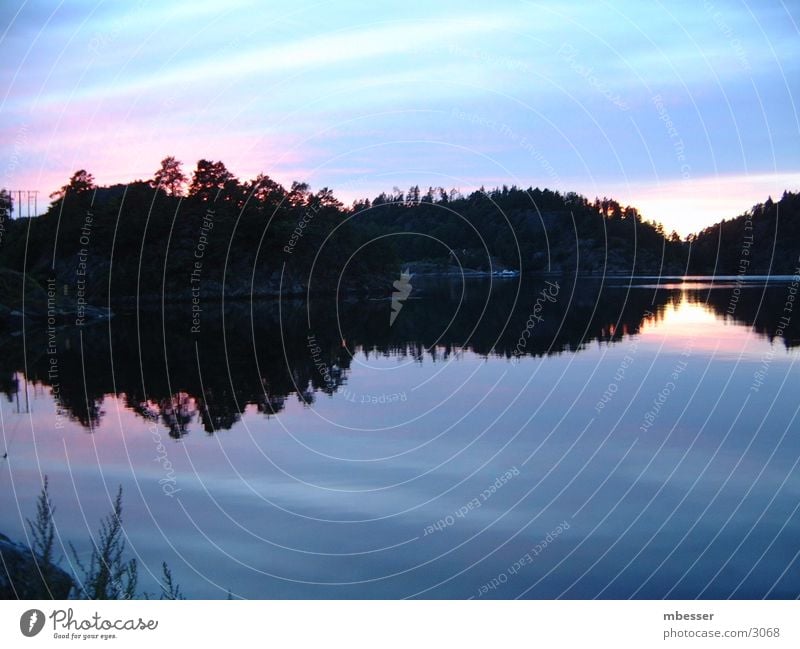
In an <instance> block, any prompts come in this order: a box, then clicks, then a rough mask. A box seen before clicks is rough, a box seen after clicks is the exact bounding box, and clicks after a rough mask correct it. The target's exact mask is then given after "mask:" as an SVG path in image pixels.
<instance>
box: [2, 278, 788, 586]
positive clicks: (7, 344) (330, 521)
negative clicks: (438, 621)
mask: <svg viewBox="0 0 800 649" xmlns="http://www.w3.org/2000/svg"><path fill="white" fill-rule="evenodd" d="M548 281H549V282H550V284H548V283H547V282H548ZM412 284H413V288H412V290H411V293H410V295H409V296H408V298H407V299H405V300H400V301H399V304H400V309H399V310H398V312H397V315H396V318H395V320H394V322H393V324H391V325H390V314H391V312H392V303H391V299H390V293H391V289H390V291H389V292H388V293H387V299H385V300H363V301H358V300H347V299H341V297H340V299H339V300H338V301H336V300H333V299H331V300H330V301H325V300H319V302H318V303H317V304H315V305H314V308H312V309H307V308H306V307H305V305H304V304H302V303H295V302H288V301H284V302H281V303H278V302H274V301H272V302H264V303H258V304H250V303H234V304H228V305H226V306H225V307H221V306H220V305H211V304H208V305H205V310H204V312H203V316H202V325H201V333H199V334H191V333H190V325H191V314H190V312H189V309H188V308H187V307H186V305H181V304H175V305H168V306H167V309H166V312H162V311H160V310H157V309H154V310H152V311H145V312H142V313H141V314H140V315H139V316H138V317H137V316H136V315H135V314H125V313H119V314H118V315H117V316H116V317H115V318H113V319H112V320H111V322H110V324H109V325H106V324H101V325H98V326H95V327H92V328H84V329H82V330H78V329H76V328H75V327H70V326H65V327H63V328H62V329H60V330H59V332H58V335H57V340H56V345H57V348H56V353H55V354H48V353H47V352H48V351H49V349H48V340H47V335H46V332H45V331H42V330H37V329H36V328H35V327H30V328H29V329H27V330H26V332H25V339H24V342H23V338H22V336H21V335H11V334H8V335H5V336H4V337H2V338H1V339H0V347H2V361H0V381H2V384H1V385H0V389H2V390H3V391H4V392H5V393H6V395H7V398H4V399H3V403H2V406H1V408H2V409H1V410H0V414H2V431H3V440H2V441H3V445H4V446H5V447H6V449H7V452H8V457H7V458H6V459H5V460H3V461H2V463H0V481H1V482H0V484H1V485H2V488H0V531H2V532H4V533H5V534H6V535H8V536H10V537H12V538H16V539H19V540H23V539H24V538H25V537H24V534H25V533H24V525H23V521H24V517H26V516H30V515H31V514H32V513H33V510H34V501H35V497H36V495H37V492H38V490H39V487H40V485H41V476H43V475H45V474H47V475H48V476H49V478H50V482H51V488H52V493H53V497H54V500H55V503H56V506H57V512H56V520H57V524H58V531H59V536H60V540H61V542H63V543H64V544H65V545H66V544H67V543H68V542H73V543H74V544H75V545H76V546H77V547H78V548H79V550H80V551H81V552H84V551H87V550H88V546H87V539H88V534H89V533H90V531H91V530H94V529H95V528H96V525H97V521H98V519H99V518H100V516H102V515H104V514H105V513H107V511H108V510H109V508H110V504H109V502H110V498H111V496H112V495H113V492H114V491H115V490H116V488H117V486H118V485H122V486H123V490H124V506H125V510H124V519H125V523H126V532H127V536H128V541H129V547H130V549H131V550H132V552H133V553H135V555H136V556H138V558H139V560H140V561H141V565H140V574H141V580H142V586H143V587H144V588H145V589H150V590H154V586H153V583H154V582H153V580H152V575H151V574H150V571H152V572H153V573H155V574H158V573H159V572H160V565H161V561H162V560H166V561H167V562H168V563H169V564H170V566H171V568H172V571H173V573H174V574H175V576H176V577H177V579H178V581H179V582H180V584H181V586H182V588H183V590H184V591H185V593H186V594H187V595H188V596H190V597H203V598H215V597H226V596H227V594H228V591H229V590H230V592H231V593H233V595H234V596H239V597H247V598H296V597H303V598H374V597H380V598H401V597H424V598H469V597H474V598H481V599H485V598H517V597H524V598H558V597H562V598H594V597H603V598H628V597H638V598H663V597H671V598H695V597H709V598H727V597H737V598H760V597H776V598H795V597H798V596H799V595H800V561H798V551H800V516H798V508H800V474H798V471H797V468H798V463H800V439H799V438H798V431H799V427H798V419H797V410H798V398H797V387H798V379H800V366H798V365H797V360H798V349H800V333H798V328H797V322H796V321H797V320H800V313H798V314H795V315H794V316H791V317H790V319H789V321H788V322H787V320H786V319H784V320H781V317H782V316H785V315H787V312H785V304H786V300H787V296H788V295H789V293H790V291H791V288H792V285H791V281H790V280H785V281H781V280H772V281H770V282H769V283H767V282H766V281H765V280H760V279H757V278H756V279H749V280H748V281H747V282H745V283H742V282H741V278H739V279H738V280H737V278H726V279H723V280H717V281H716V282H715V283H712V282H710V281H709V280H708V279H706V278H692V279H691V280H687V281H683V280H681V279H680V278H674V279H668V280H658V279H656V278H640V279H636V280H633V281H631V280H620V279H616V280H608V279H606V280H605V282H602V281H600V280H596V279H594V280H587V279H581V278H574V277H571V278H570V277H557V278H547V279H546V278H525V279H522V280H520V279H519V278H511V279H503V280H494V281H489V280H486V279H475V280H469V281H467V282H466V283H462V282H461V281H460V280H457V279H456V280H452V281H451V280H448V281H432V280H428V281H423V280H421V279H416V278H412ZM555 284H557V288H556V287H555ZM542 291H545V293H546V294H545V293H542ZM789 314H790V312H789ZM23 352H24V354H23ZM53 358H55V359H56V362H55V367H56V370H57V375H55V376H54V375H53V374H52V368H53V361H52V359H53ZM62 553H63V551H62ZM62 565H63V566H65V567H69V561H68V560H67V559H66V558H65V559H64V561H63V563H62Z"/></svg>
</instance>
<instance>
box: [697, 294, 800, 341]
mask: <svg viewBox="0 0 800 649" xmlns="http://www.w3.org/2000/svg"><path fill="white" fill-rule="evenodd" d="M787 296H788V286H787V285H785V284H784V285H775V286H769V287H766V288H765V287H763V286H762V287H758V288H755V287H754V288H751V289H743V290H741V291H739V295H738V298H734V288H733V287H731V288H720V289H716V290H713V291H708V290H705V291H690V292H689V295H688V299H689V300H690V301H691V302H695V303H703V304H707V305H708V306H709V307H710V308H711V309H713V310H714V312H715V313H716V314H717V315H719V316H723V317H724V318H725V319H730V320H732V321H733V322H736V323H739V324H743V325H745V326H747V327H753V330H754V331H755V332H756V333H759V334H761V335H762V336H765V337H767V338H768V339H769V340H770V342H774V341H775V338H776V335H775V332H776V330H777V329H778V326H779V323H780V321H781V318H782V317H784V316H787V315H789V316H790V318H789V320H788V322H787V321H786V320H784V321H783V325H784V327H783V336H782V337H781V342H782V343H783V344H784V345H785V346H786V347H787V348H791V347H797V346H798V345H800V313H797V314H794V315H793V314H791V313H790V314H787V313H786V312H785V311H784V308H785V306H786V300H787ZM730 307H733V313H729V312H728V310H729V308H730ZM798 311H800V307H798Z"/></svg>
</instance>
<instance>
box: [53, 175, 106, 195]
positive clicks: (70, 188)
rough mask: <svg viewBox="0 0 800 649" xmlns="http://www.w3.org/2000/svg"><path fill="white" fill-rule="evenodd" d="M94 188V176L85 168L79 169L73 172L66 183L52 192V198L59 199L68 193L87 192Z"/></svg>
mask: <svg viewBox="0 0 800 649" xmlns="http://www.w3.org/2000/svg"><path fill="white" fill-rule="evenodd" d="M93 189H95V184H94V176H92V174H90V173H89V172H88V171H86V170H85V169H79V170H78V171H76V172H75V173H74V174H72V178H70V179H69V182H68V183H67V184H66V185H64V186H63V187H61V188H60V189H58V190H57V191H54V192H53V193H52V194H50V198H54V199H56V200H59V199H61V198H64V197H65V196H67V195H70V196H73V195H79V194H85V193H87V192H90V191H92V190H93Z"/></svg>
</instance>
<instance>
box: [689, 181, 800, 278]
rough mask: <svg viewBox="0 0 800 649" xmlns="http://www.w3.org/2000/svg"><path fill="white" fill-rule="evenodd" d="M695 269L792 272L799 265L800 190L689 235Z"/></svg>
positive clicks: (718, 271)
mask: <svg viewBox="0 0 800 649" xmlns="http://www.w3.org/2000/svg"><path fill="white" fill-rule="evenodd" d="M687 243H688V244H690V245H691V255H692V256H691V261H690V264H689V270H690V271H691V272H692V273H715V274H729V275H755V274H762V275H766V274H771V275H775V274H784V275H791V274H794V273H795V272H796V271H797V268H798V266H800V259H798V258H799V257H800V194H797V193H790V192H784V193H783V197H782V198H781V199H780V200H779V201H777V202H774V201H773V200H772V199H771V198H768V199H767V200H766V201H765V202H764V203H759V204H758V205H755V206H753V208H752V209H750V210H749V211H747V212H745V213H744V214H742V215H741V216H737V217H736V218H734V219H729V220H725V221H722V222H720V223H715V224H714V225H712V226H711V227H708V228H705V229H704V230H702V231H701V232H700V233H698V234H697V235H691V236H689V237H688V240H687Z"/></svg>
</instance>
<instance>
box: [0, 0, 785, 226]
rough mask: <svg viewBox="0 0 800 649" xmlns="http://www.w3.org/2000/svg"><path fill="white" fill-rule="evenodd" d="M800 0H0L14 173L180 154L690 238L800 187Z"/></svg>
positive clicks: (105, 179)
mask: <svg viewBox="0 0 800 649" xmlns="http://www.w3.org/2000/svg"><path fill="white" fill-rule="evenodd" d="M798 9H799V8H798V5H797V4H796V3H794V4H789V3H782V2H775V3H772V2H770V3H757V2H752V3H751V2H735V1H731V2H728V1H725V2H723V1H722V0H714V1H713V2H712V1H711V0H708V1H704V0H700V1H698V2H669V3H666V2H665V3H659V2H633V1H631V2H613V3H604V2H585V3H583V2H563V3H558V2H518V1H511V2H496V3H491V4H490V3H479V2H463V1H462V2H424V3H423V2H414V1H405V2H387V3H374V4H373V5H368V4H363V3H355V2H292V3H270V2H260V3H256V2H243V1H237V0H233V1H231V2H225V3H221V2H213V3H212V2H205V1H204V0H199V1H195V2H186V3H184V2H163V1H162V2H158V1H147V0H143V1H140V2H124V3H123V2H94V1H86V2H81V1H73V2H69V3H64V4H62V5H60V6H59V5H56V3H51V2H26V3H19V4H17V3H15V2H13V1H12V2H6V3H3V6H2V8H1V9H0V24H2V29H3V33H2V40H1V41H0V48H2V51H1V52H0V54H2V61H3V65H2V68H1V69H0V77H1V78H2V84H1V85H0V88H3V89H5V90H4V91H0V92H2V94H1V95H0V97H2V98H1V99H0V133H2V138H0V165H2V168H1V169H2V170H0V186H5V187H9V188H14V189H17V188H20V189H38V190H40V192H42V193H43V194H49V193H50V192H51V191H53V190H54V189H55V188H56V187H58V186H59V185H61V184H63V183H64V182H65V181H66V179H67V178H68V177H69V175H71V173H72V172H73V171H74V170H75V169H78V168H86V169H88V170H89V171H91V172H92V173H93V174H94V175H95V177H96V178H97V180H98V181H99V182H101V183H112V182H123V181H127V180H133V179H136V178H149V177H151V176H152V173H153V171H154V170H155V168H156V167H157V166H158V162H159V160H160V159H161V158H163V157H165V156H166V155H175V156H177V157H178V158H179V159H181V160H183V161H184V162H185V163H186V166H187V167H189V168H191V167H193V165H194V163H195V161H196V160H197V159H199V158H201V157H206V158H211V159H215V160H216V159H221V160H223V161H224V162H225V163H226V164H227V165H228V167H229V168H230V169H231V170H232V171H234V172H235V173H236V174H237V175H239V176H240V177H242V178H248V177H252V176H254V175H256V174H257V173H258V172H265V173H267V174H269V175H271V176H273V177H274V178H276V179H278V180H279V181H281V182H283V183H287V184H288V183H290V182H291V181H292V180H305V181H308V182H310V183H311V185H312V187H315V188H319V187H322V186H329V187H332V188H333V189H334V190H335V191H336V193H337V194H338V195H339V196H341V197H343V198H345V199H347V200H348V201H350V200H352V199H354V198H356V197H358V196H363V195H374V194H376V193H378V192H380V191H383V190H386V191H391V190H392V187H394V186H398V187H400V188H402V189H406V188H407V187H408V186H409V185H411V184H419V185H420V186H428V185H434V186H436V185H442V186H445V187H456V188H460V189H461V190H462V191H469V190H471V189H474V188H476V187H479V186H480V185H485V186H487V187H490V186H494V185H500V184H504V183H505V184H518V185H523V186H528V185H532V186H541V187H544V186H547V187H551V188H555V189H560V190H562V191H569V190H574V191H579V192H581V193H583V194H586V195H588V196H589V197H592V198H593V197H594V196H595V195H599V196H604V195H607V196H614V197H616V198H617V199H618V200H620V201H622V202H625V203H630V204H634V205H637V206H639V207H640V208H641V209H642V211H643V212H644V215H645V217H647V218H652V219H656V220H659V221H661V222H663V223H664V224H665V226H666V227H667V228H668V229H672V228H676V229H678V231H680V232H681V233H683V234H685V233H688V232H691V231H693V230H697V229H698V228H700V227H703V226H704V225H707V224H710V223H712V222H714V221H716V220H718V219H720V218H723V217H726V216H733V215H736V214H738V213H740V212H741V211H743V210H744V209H746V208H748V207H749V206H750V205H752V204H753V203H755V202H757V201H760V200H763V199H764V198H766V196H767V195H768V194H772V195H773V196H775V195H779V194H780V193H781V192H782V191H783V190H784V189H792V190H798V189H800V156H799V155H798V151H800V116H799V115H798V99H800V96H798V95H800V84H799V83H798V81H800V77H799V75H798V68H799V67H800V33H798V22H800V10H798Z"/></svg>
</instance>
